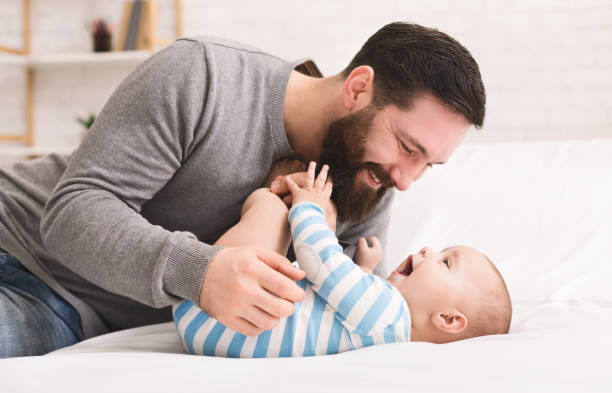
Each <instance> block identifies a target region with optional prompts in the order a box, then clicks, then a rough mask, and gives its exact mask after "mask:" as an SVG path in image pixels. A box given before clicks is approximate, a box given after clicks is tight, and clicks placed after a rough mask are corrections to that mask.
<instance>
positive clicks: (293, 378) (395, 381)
mask: <svg viewBox="0 0 612 393" xmlns="http://www.w3.org/2000/svg"><path fill="white" fill-rule="evenodd" d="M610 152H612V139H598V140H581V141H554V142H504V143H485V144H478V143H469V144H465V145H463V146H461V147H460V148H459V150H458V151H457V152H456V153H455V155H454V156H453V157H452V158H451V160H450V161H449V163H448V164H446V165H444V166H440V167H434V168H433V169H432V170H431V173H428V174H426V175H425V176H424V177H423V178H422V179H421V180H419V181H418V182H416V183H415V184H414V185H413V186H412V187H411V188H410V189H409V190H408V191H406V192H403V193H400V194H398V195H397V198H396V200H395V202H394V206H393V218H392V222H391V226H390V229H389V241H388V244H387V247H386V264H385V265H384V266H379V267H378V268H377V273H379V274H382V275H385V274H388V272H389V271H390V270H392V269H393V268H394V267H395V265H396V264H397V263H399V262H400V261H401V260H402V259H403V258H404V257H405V256H406V255H407V254H408V253H416V252H418V251H419V250H420V249H421V248H422V247H423V246H425V245H427V246H430V247H432V248H437V249H439V248H444V247H447V246H449V245H453V244H467V245H470V246H473V247H476V248H478V249H480V250H481V251H483V252H484V253H485V254H486V255H487V256H488V257H489V258H490V259H491V260H492V261H493V262H494V263H495V264H496V266H497V267H498V269H499V270H500V272H501V273H502V275H503V276H504V277H505V279H506V282H507V284H508V288H509V291H510V294H511V297H512V300H513V311H514V312H513V321H512V325H511V328H510V333H509V334H507V335H494V336H486V337H478V338H474V339H469V340H464V341H458V342H454V343H450V344H442V345H436V344H430V343H400V344H388V345H381V346H374V347H369V348H364V349H360V350H356V351H352V352H346V353H342V354H339V355H331V356H320V357H312V358H284V359H225V358H213V357H202V356H192V355H188V354H186V353H185V351H184V349H183V348H182V347H181V344H180V341H179V340H178V336H177V335H176V331H175V328H174V325H173V324H172V323H165V324H159V325H152V326H144V327H141V328H136V329H130V330H125V331H121V332H116V333H112V334H107V335H104V336H100V337H96V338H93V339H90V340H87V341H84V342H82V343H79V344H77V345H74V346H72V347H69V348H65V349H62V350H60V351H56V352H54V353H51V354H49V355H46V356H40V357H29V358H17V359H6V360H0V381H1V382H0V384H1V385H0V391H1V392H35V391H47V392H83V391H87V392H103V391H104V392H108V391H121V392H123V391H146V392H162V391H163V392H168V391H179V390H201V391H215V392H216V391H228V392H243V391H264V390H265V391H266V392H276V391H284V392H286V391H292V392H296V391H297V392H302V391H304V392H306V391H324V392H327V391H333V392H344V391H346V392H362V391H385V392H386V391H390V392H395V391H398V392H399V391H402V392H406V391H413V392H451V391H452V392H530V391H533V392H543V391H545V392H610V391H612V375H611V374H612V373H611V370H612V360H611V357H612V355H611V354H612V334H611V333H610V332H611V329H610V326H612V286H611V285H610V277H612V261H611V259H612V154H611V153H610Z"/></svg>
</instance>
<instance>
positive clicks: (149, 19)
mask: <svg viewBox="0 0 612 393" xmlns="http://www.w3.org/2000/svg"><path fill="white" fill-rule="evenodd" d="M157 12H158V11H157V3H156V2H155V1H154V0H134V1H126V2H125V4H124V6H123V15H122V17H121V28H120V30H119V36H118V39H117V45H116V49H117V50H140V49H149V50H153V49H154V46H155V30H156V28H157Z"/></svg>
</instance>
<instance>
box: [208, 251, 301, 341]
mask: <svg viewBox="0 0 612 393" xmlns="http://www.w3.org/2000/svg"><path fill="white" fill-rule="evenodd" d="M304 276H305V273H304V271H302V270H300V269H296V268H295V267H293V265H291V263H290V262H289V260H288V259H287V258H285V257H283V256H282V255H280V254H277V253H275V252H273V251H269V250H266V249H263V248H258V247H228V248H225V249H223V250H221V251H219V253H218V254H217V255H216V256H215V257H214V258H213V259H212V260H211V261H210V263H209V265H208V270H207V271H206V277H205V278H204V282H203V283H202V289H201V291H200V308H201V309H202V310H204V311H205V312H206V313H207V314H208V315H210V316H211V317H213V318H215V319H217V320H218V321H219V322H221V323H222V324H224V325H225V326H227V327H228V328H230V329H233V330H236V331H238V332H240V333H242V334H245V335H247V336H256V335H258V334H261V333H262V332H263V331H264V330H268V329H272V328H274V327H275V326H276V325H278V323H279V321H280V318H281V317H287V316H289V315H291V314H292V313H293V310H294V303H295V302H301V301H303V300H304V291H303V290H302V288H300V287H299V286H298V285H297V284H296V283H295V282H294V281H295V280H301V279H302V278H304ZM275 295H276V296H275Z"/></svg>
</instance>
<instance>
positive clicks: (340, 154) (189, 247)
mask: <svg viewBox="0 0 612 393" xmlns="http://www.w3.org/2000/svg"><path fill="white" fill-rule="evenodd" d="M295 66H296V63H289V62H286V61H284V60H282V59H279V58H276V57H274V56H271V55H268V54H266V53H263V52H261V51H259V50H257V49H254V48H251V47H248V46H245V45H241V44H237V43H233V42H228V41H224V40H219V39H211V38H191V39H189V38H188V39H181V40H178V41H176V42H175V43H174V44H172V45H171V46H169V47H168V48H166V49H164V50H162V51H160V52H158V53H157V54H155V55H154V56H152V57H151V58H150V59H149V60H147V61H146V62H144V63H143V64H142V65H141V66H139V67H138V68H137V69H136V70H135V71H134V72H133V73H132V74H131V75H129V76H128V77H127V78H126V80H125V81H124V82H123V83H122V84H121V85H120V86H119V87H118V88H117V90H116V91H115V92H114V93H113V95H112V96H111V98H110V99H109V101H108V102H107V104H106V106H105V107H104V109H103V110H102V112H101V113H100V114H99V115H98V118H97V120H96V122H95V124H94V125H93V127H92V129H91V131H90V133H89V135H88V136H87V137H86V138H85V140H84V141H83V143H82V144H81V146H80V147H79V148H78V150H77V151H76V152H75V153H74V154H73V155H72V156H71V157H70V158H67V157H59V156H57V155H52V156H49V157H45V158H42V159H39V160H35V161H32V162H28V163H24V164H18V165H15V166H14V167H13V168H12V169H6V170H3V171H0V249H2V250H4V251H2V252H0V321H2V324H1V325H0V326H1V330H0V356H1V357H9V356H20V355H28V354H41V353H46V352H48V351H51V350H54V349H57V348H60V347H62V346H66V345H70V344H72V343H74V342H77V341H79V340H81V339H83V338H88V337H93V336H95V335H98V334H102V333H105V332H108V331H113V330H118V329H124V328H129V327H134V326H139V325H144V324H150V323H156V322H162V321H168V320H170V319H171V315H170V311H169V308H168V307H167V306H169V305H171V304H175V303H177V302H179V301H180V300H181V299H189V300H191V301H193V302H194V303H196V304H199V305H200V307H201V308H202V309H203V310H205V311H206V312H207V313H208V314H209V315H211V316H213V317H215V318H216V319H217V320H219V321H220V322H222V323H223V324H225V325H226V326H228V327H230V328H233V329H235V330H237V331H240V332H242V333H244V334H249V335H252V334H258V333H259V332H261V331H262V330H263V329H269V328H271V327H273V326H275V324H276V323H278V320H279V318H280V317H282V316H286V315H289V314H290V313H291V312H292V311H293V304H294V303H295V302H298V301H300V300H301V299H302V297H303V292H302V290H301V289H300V288H299V287H298V286H297V285H296V284H295V282H294V280H296V279H299V278H301V274H302V273H301V272H300V271H299V270H297V269H293V268H292V267H291V265H290V263H289V260H288V259H287V258H285V257H284V256H281V255H278V254H275V253H272V252H270V251H268V250H262V249H255V248H249V247H226V248H222V247H216V246H212V244H213V243H214V242H215V240H216V239H218V238H219V237H220V236H221V235H222V234H223V233H224V232H225V231H226V230H227V229H229V228H230V227H231V226H232V225H233V224H235V223H236V222H237V221H238V218H239V215H240V208H241V205H242V203H243V201H244V199H245V198H246V197H247V196H248V195H249V193H250V192H251V191H253V190H254V189H255V188H257V187H259V186H260V185H261V184H262V183H263V181H264V179H265V178H266V175H267V173H268V170H269V168H270V167H271V165H272V164H273V163H274V162H275V161H277V160H278V159H280V158H282V157H293V158H299V159H301V160H303V161H309V160H317V161H319V162H320V163H327V164H329V165H330V167H331V171H330V175H331V177H332V178H333V180H334V195H333V196H332V199H333V201H334V202H335V203H336V205H337V209H338V219H339V223H338V227H337V233H338V237H339V239H340V240H341V241H343V242H344V243H345V244H349V245H351V244H352V245H354V244H355V242H356V240H357V239H358V238H359V237H360V236H377V237H378V238H379V239H381V240H382V241H383V242H384V240H385V231H386V227H387V224H388V221H389V214H390V205H391V201H392V195H393V193H392V192H389V191H388V190H389V189H390V188H392V187H395V188H397V189H398V190H406V189H407V188H408V187H409V186H410V184H411V182H412V181H414V180H416V179H418V178H419V177H420V176H421V175H422V174H423V173H424V172H425V171H426V170H427V168H428V167H430V166H432V165H436V164H442V163H444V162H445V161H446V160H447V159H448V158H449V156H450V155H451V154H452V152H453V151H454V150H455V148H456V147H457V146H458V145H459V143H460V142H461V140H462V139H463V137H464V136H465V134H466V132H467V129H468V128H469V126H470V125H475V126H477V127H480V126H481V125H482V122H483V118H484V105H485V93H484V87H483V85H482V81H481V78H480V73H479V70H478V66H477V64H476V62H475V61H474V60H473V59H472V57H471V56H470V54H469V52H468V51H467V50H466V49H465V48H463V47H462V46H461V45H460V44H459V43H458V42H456V41H455V40H453V39H452V38H450V37H449V36H447V35H445V34H443V33H441V32H438V31H436V30H432V29H428V28H424V27H421V26H418V25H413V24H405V23H393V24H390V25H387V26H385V27H383V28H382V29H381V30H379V31H378V32H377V33H376V34H374V35H373V36H372V37H371V38H370V39H369V40H368V41H367V42H366V44H365V45H364V47H363V48H362V49H361V50H360V52H359V53H358V54H357V55H356V56H355V58H354V59H353V60H352V62H351V63H350V64H349V65H348V66H347V68H346V69H345V70H344V71H342V72H341V73H340V74H338V75H335V76H331V77H328V78H313V77H309V76H306V75H302V74H300V73H298V72H296V71H294V68H295ZM273 191H275V192H276V193H278V194H279V195H281V196H282V195H283V194H284V193H286V191H287V190H286V186H285V184H284V182H280V181H277V182H276V184H273ZM354 251H355V247H354V246H350V247H347V249H346V250H345V252H346V253H347V254H348V255H350V256H352V255H353V254H354ZM270 292H272V293H274V294H275V295H277V296H272V295H271V294H270Z"/></svg>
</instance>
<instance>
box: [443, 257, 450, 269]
mask: <svg viewBox="0 0 612 393" xmlns="http://www.w3.org/2000/svg"><path fill="white" fill-rule="evenodd" d="M442 262H444V264H445V265H446V267H447V268H449V269H450V264H449V262H448V258H444V259H443V260H442Z"/></svg>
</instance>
